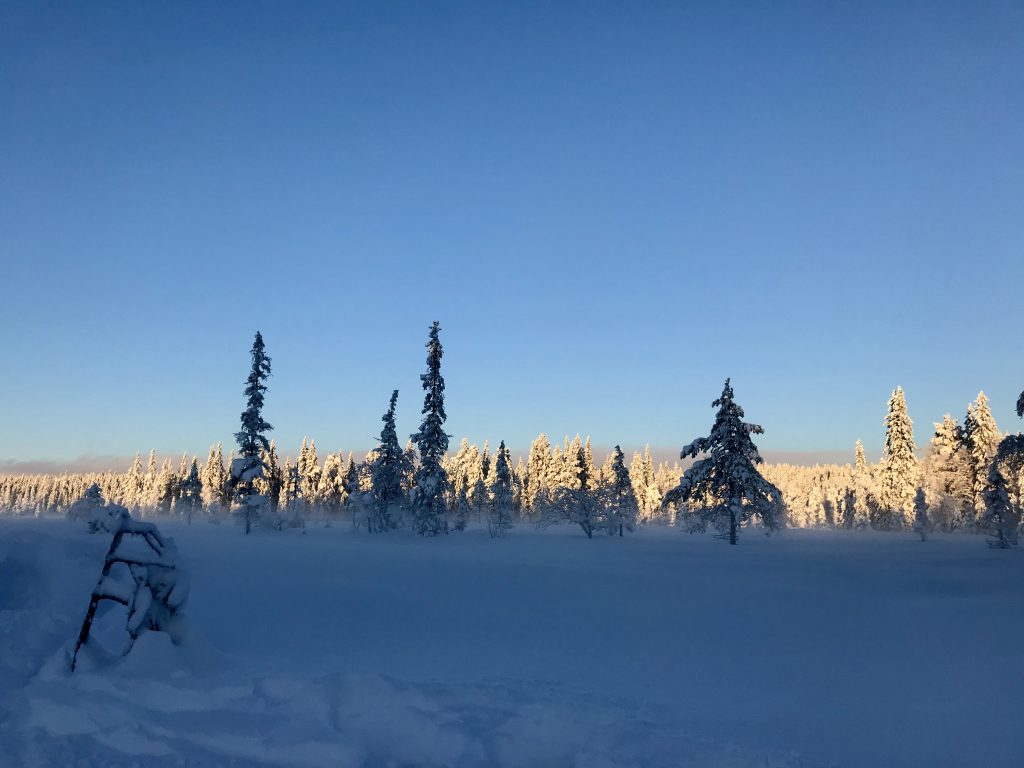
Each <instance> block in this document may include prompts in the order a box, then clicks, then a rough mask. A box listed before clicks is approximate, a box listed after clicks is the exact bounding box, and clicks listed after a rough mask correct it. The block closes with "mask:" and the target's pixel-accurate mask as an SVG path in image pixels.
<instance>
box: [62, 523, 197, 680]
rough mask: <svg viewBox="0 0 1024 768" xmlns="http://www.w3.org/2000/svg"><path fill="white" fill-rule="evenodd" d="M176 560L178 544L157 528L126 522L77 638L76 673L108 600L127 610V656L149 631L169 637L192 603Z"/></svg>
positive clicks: (110, 551) (116, 537)
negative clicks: (184, 608)
mask: <svg viewBox="0 0 1024 768" xmlns="http://www.w3.org/2000/svg"><path fill="white" fill-rule="evenodd" d="M176 560H177V550H176V549H175V546H174V541H173V540H172V539H165V538H164V537H162V536H161V535H160V532H159V531H158V530H157V528H156V526H155V525H153V524H152V523H140V522H138V521H136V520H132V519H131V518H130V517H128V516H125V517H123V518H121V522H120V525H119V526H118V527H117V529H116V530H115V531H114V538H113V539H112V540H111V542H110V548H109V549H108V550H107V555H106V557H105V558H104V560H103V570H102V571H101V572H100V578H99V581H97V582H96V587H95V588H94V589H93V591H92V596H91V598H90V599H89V609H88V610H87V611H86V614H85V620H84V621H83V622H82V629H81V631H80V632H79V633H78V641H77V642H76V643H75V650H74V653H73V654H72V656H71V671H72V672H74V670H75V666H76V665H77V663H78V652H79V651H80V650H81V648H82V646H83V645H85V644H86V643H87V642H88V641H89V633H90V631H91V630H92V624H93V621H94V620H95V618H96V611H97V609H98V608H99V604H100V602H101V601H103V600H112V601H113V602H115V603H120V604H121V605H123V606H125V608H127V609H128V619H127V622H126V624H125V630H126V631H127V633H128V640H127V644H126V645H125V648H124V651H123V652H122V655H127V654H128V652H129V651H131V649H132V646H133V645H134V644H135V640H136V639H137V638H138V636H139V635H140V634H141V633H142V632H143V631H144V630H146V629H154V630H161V631H168V629H169V628H170V624H171V619H172V618H173V617H174V616H175V614H177V612H178V611H179V610H180V608H181V607H182V606H183V605H184V604H185V600H186V599H187V598H188V582H187V580H186V579H185V578H184V576H183V574H182V573H181V571H180V570H178V568H177V562H176ZM118 564H121V565H123V566H124V568H122V569H119V570H120V571H122V572H124V571H125V570H126V571H127V573H128V575H129V576H130V581H129V580H127V579H118V578H117V574H116V573H115V571H114V568H115V566H117V565H118Z"/></svg>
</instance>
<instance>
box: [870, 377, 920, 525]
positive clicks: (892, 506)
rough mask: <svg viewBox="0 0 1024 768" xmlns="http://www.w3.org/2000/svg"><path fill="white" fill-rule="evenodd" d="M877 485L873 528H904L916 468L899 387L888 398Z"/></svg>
mask: <svg viewBox="0 0 1024 768" xmlns="http://www.w3.org/2000/svg"><path fill="white" fill-rule="evenodd" d="M880 483H881V489H880V498H879V502H880V503H881V505H882V512H881V514H880V515H879V517H878V519H877V520H876V527H878V528H882V529H883V530H893V529H900V528H905V527H908V526H909V525H910V523H911V515H912V514H913V506H914V494H915V493H916V492H917V486H918V467H917V459H916V458H915V456H914V425H913V422H911V420H910V416H909V415H907V401H906V398H905V397H904V396H903V388H902V387H896V389H895V390H893V393H892V396H891V397H890V398H889V413H888V415H887V416H886V418H885V452H884V454H883V455H882V467H881V472H880Z"/></svg>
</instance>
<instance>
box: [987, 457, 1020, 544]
mask: <svg viewBox="0 0 1024 768" xmlns="http://www.w3.org/2000/svg"><path fill="white" fill-rule="evenodd" d="M1020 517H1021V516H1020V510H1018V509H1015V508H1014V506H1013V504H1012V503H1011V502H1010V495H1009V493H1008V492H1007V489H1006V478H1005V477H1004V476H1003V473H1002V471H1001V470H1000V468H999V464H998V462H995V461H993V462H992V464H991V465H990V467H989V472H988V487H986V489H985V515H984V517H983V518H982V522H983V524H984V527H985V528H986V529H987V530H988V532H989V533H990V534H991V536H992V541H991V542H989V544H990V546H992V547H997V548H999V549H1008V548H1009V547H1013V546H1016V544H1017V529H1018V527H1019V526H1020Z"/></svg>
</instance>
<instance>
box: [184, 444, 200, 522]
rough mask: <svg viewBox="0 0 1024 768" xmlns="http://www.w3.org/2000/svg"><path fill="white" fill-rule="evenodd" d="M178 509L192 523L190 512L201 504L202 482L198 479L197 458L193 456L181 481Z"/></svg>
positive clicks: (194, 510)
mask: <svg viewBox="0 0 1024 768" xmlns="http://www.w3.org/2000/svg"><path fill="white" fill-rule="evenodd" d="M178 504H179V505H180V510H181V513H182V514H183V515H185V520H186V521H187V522H188V524H189V525H192V514H193V513H194V512H196V511H198V510H200V509H202V506H203V483H202V481H201V480H200V479H199V460H198V459H195V458H193V459H192V466H191V467H190V468H189V470H188V474H187V475H186V476H185V479H184V480H183V481H182V483H181V496H180V498H179V499H178Z"/></svg>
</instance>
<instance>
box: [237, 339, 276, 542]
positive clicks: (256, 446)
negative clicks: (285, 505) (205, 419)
mask: <svg viewBox="0 0 1024 768" xmlns="http://www.w3.org/2000/svg"><path fill="white" fill-rule="evenodd" d="M251 355H252V369H251V370H250V371H249V378H248V379H246V383H245V397H246V409H245V410H244V411H242V429H241V430H240V431H238V432H236V433H235V440H237V441H238V452H239V456H238V457H237V458H235V459H234V460H233V461H232V462H231V481H230V482H231V489H232V490H233V492H234V500H235V508H234V509H235V512H236V514H237V515H238V516H239V517H240V518H241V519H242V522H243V523H244V524H245V532H246V534H248V533H249V531H250V529H251V528H252V526H253V524H257V523H259V522H260V520H261V518H263V517H264V516H265V515H266V514H267V512H268V510H269V506H270V505H269V504H268V500H267V497H266V496H264V495H263V494H261V493H260V492H259V490H258V488H257V485H256V481H257V480H258V479H259V478H262V477H263V454H264V452H265V451H269V450H270V441H269V440H267V437H266V435H265V434H264V433H265V432H269V431H270V430H272V429H273V427H272V426H270V424H268V423H267V422H266V421H264V420H263V394H264V393H265V392H266V391H267V385H266V381H267V378H268V377H269V376H270V358H269V357H267V355H266V352H265V347H264V345H263V336H262V334H260V332H259V331H256V339H255V340H254V341H253V344H252V352H251Z"/></svg>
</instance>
